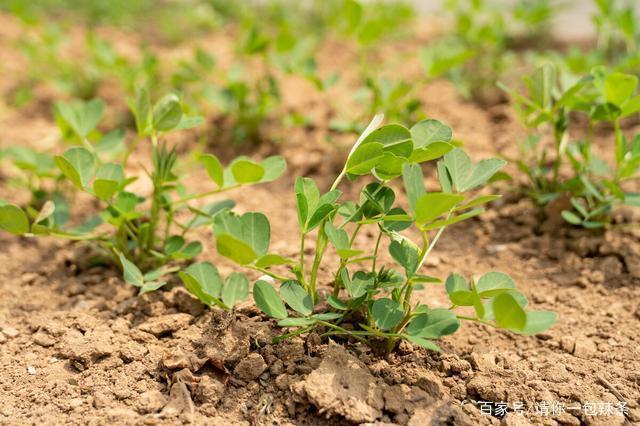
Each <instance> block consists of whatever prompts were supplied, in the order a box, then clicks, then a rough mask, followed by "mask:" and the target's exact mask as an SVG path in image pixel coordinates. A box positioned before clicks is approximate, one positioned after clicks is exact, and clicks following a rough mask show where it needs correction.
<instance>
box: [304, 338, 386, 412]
mask: <svg viewBox="0 0 640 426" xmlns="http://www.w3.org/2000/svg"><path fill="white" fill-rule="evenodd" d="M292 390H293V391H294V393H296V394H298V395H299V396H302V397H306V398H307V399H308V400H309V402H311V403H312V404H313V405H315V406H316V407H317V408H318V409H319V411H320V413H321V414H322V413H324V414H325V415H326V416H327V417H330V416H332V415H340V416H343V417H345V418H346V419H347V420H350V421H352V422H358V423H361V422H373V421H375V420H376V419H377V418H378V417H380V416H381V415H382V411H381V410H382V408H383V407H384V399H383V396H382V389H381V387H380V386H378V384H377V383H376V380H375V378H374V377H373V376H372V375H371V373H370V372H369V371H368V370H367V368H366V367H365V366H364V364H362V362H361V361H360V360H358V359H357V358H356V357H354V356H353V355H350V354H349V353H347V351H345V350H344V348H342V347H339V346H330V347H329V348H328V349H327V352H326V354H325V358H324V360H323V361H322V363H321V364H320V366H319V367H318V368H317V369H316V370H314V371H313V372H312V373H311V374H309V376H308V377H307V378H306V380H304V381H303V382H296V383H294V384H293V385H292Z"/></svg>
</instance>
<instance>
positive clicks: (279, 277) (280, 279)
mask: <svg viewBox="0 0 640 426" xmlns="http://www.w3.org/2000/svg"><path fill="white" fill-rule="evenodd" d="M247 268H249V269H253V270H254V271H258V272H262V273H263V274H265V275H268V276H270V277H271V278H273V279H276V280H278V281H283V282H284V281H289V280H291V279H292V278H289V277H285V276H284V275H280V274H276V273H275V272H271V271H269V270H268V269H264V268H260V267H259V266H255V265H247Z"/></svg>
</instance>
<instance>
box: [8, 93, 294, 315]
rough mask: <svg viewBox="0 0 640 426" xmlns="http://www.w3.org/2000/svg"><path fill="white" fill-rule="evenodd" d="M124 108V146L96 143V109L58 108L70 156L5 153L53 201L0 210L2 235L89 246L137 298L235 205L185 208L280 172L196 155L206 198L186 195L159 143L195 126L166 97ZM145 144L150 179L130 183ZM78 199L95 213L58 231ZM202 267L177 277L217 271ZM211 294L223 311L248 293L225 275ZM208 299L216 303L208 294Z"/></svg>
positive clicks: (172, 157)
mask: <svg viewBox="0 0 640 426" xmlns="http://www.w3.org/2000/svg"><path fill="white" fill-rule="evenodd" d="M130 108H131V111H132V113H133V115H134V117H135V123H136V128H137V135H136V136H135V138H134V140H133V142H131V143H130V144H128V145H126V144H125V138H124V132H117V133H116V135H115V136H110V135H112V134H113V132H110V133H107V134H106V135H102V133H100V132H99V131H98V130H97V126H98V124H99V123H100V121H101V118H102V112H103V105H102V103H101V102H100V101H90V102H77V103H72V104H58V107H57V109H56V111H57V118H58V124H59V126H60V129H61V131H62V133H63V135H65V139H66V140H68V142H69V143H71V144H74V146H73V147H71V148H69V149H67V150H66V151H65V152H64V153H63V154H62V155H55V156H52V157H51V156H49V155H47V154H40V153H34V152H31V151H24V152H23V151H22V150H13V151H11V152H10V153H9V156H10V157H11V158H13V159H14V161H15V164H16V166H17V167H19V168H21V169H23V170H26V171H27V172H29V173H33V174H34V175H36V176H38V177H40V176H45V177H51V179H53V181H54V182H56V183H57V184H58V185H57V186H56V188H55V190H54V191H53V192H51V194H52V195H53V196H52V197H51V199H48V200H47V201H46V202H44V203H43V204H42V206H41V207H40V209H39V210H37V209H36V208H34V203H32V204H31V205H30V206H27V207H26V208H24V209H23V208H22V207H20V206H18V205H15V204H11V203H8V202H5V201H1V202H0V229H3V230H5V231H8V232H11V233H14V234H19V235H26V236H47V235H48V236H53V237H59V238H63V239H69V240H77V241H87V242H89V243H93V244H94V245H95V246H97V247H98V248H99V249H100V251H101V252H102V253H103V254H106V255H107V256H109V257H110V258H111V259H112V262H113V263H115V264H116V265H119V266H120V267H121V268H122V270H123V272H124V277H125V280H126V281H127V282H129V283H131V284H133V285H135V286H137V287H140V289H141V293H144V292H147V291H151V290H155V289H157V288H159V287H160V286H162V285H164V284H165V283H166V281H165V280H162V278H163V277H164V276H166V275H167V274H170V273H173V272H176V271H177V270H179V269H180V268H179V266H178V265H179V264H180V263H184V262H185V261H189V260H191V259H193V258H194V257H195V256H197V255H198V254H199V253H200V252H201V250H202V243H201V242H200V241H197V240H189V234H190V231H192V230H193V229H195V228H197V227H201V226H207V225H212V224H213V223H214V218H215V217H216V216H217V215H218V214H219V213H220V212H222V211H225V210H228V209H230V208H232V207H233V205H234V203H233V202H232V201H231V200H223V201H217V202H214V203H212V204H207V205H205V206H204V207H196V206H194V205H192V204H193V201H195V200H199V199H202V198H206V197H209V196H211V195H214V194H220V193H223V192H227V191H230V190H232V189H236V188H240V187H243V186H246V185H252V184H257V183H264V182H270V181H273V180H275V179H277V178H278V177H279V176H280V175H282V173H283V172H284V170H285V167H286V165H285V162H284V159H283V158H282V157H279V156H273V157H269V158H266V159H264V160H263V161H262V162H256V161H253V160H251V159H250V158H247V157H238V158H236V159H235V160H233V161H232V162H231V163H230V164H229V165H228V166H227V167H223V165H222V164H221V162H220V160H218V158H216V157H215V156H214V155H212V154H201V155H200V156H199V158H198V162H199V163H200V164H201V165H202V166H203V167H204V169H205V170H206V173H207V174H208V176H209V177H210V178H211V183H212V189H210V190H206V191H204V192H195V193H194V192H190V191H189V190H188V188H187V187H185V185H184V184H183V183H182V182H181V181H182V178H183V177H184V174H183V173H180V171H179V169H178V166H177V165H178V161H179V158H178V154H177V152H176V150H175V147H173V148H169V147H168V146H167V143H166V142H165V141H164V137H165V135H166V134H167V133H169V132H172V131H176V130H179V129H186V128H191V127H194V126H196V125H198V124H199V123H201V121H202V119H200V118H199V117H191V116H187V115H186V114H184V111H183V107H182V104H181V102H180V100H179V99H178V97H177V96H176V95H173V94H170V95H167V96H165V97H163V98H162V99H160V100H159V101H158V102H156V103H155V104H153V105H152V104H151V102H150V100H149V95H148V94H147V92H146V91H145V90H140V91H139V92H138V95H137V97H136V98H135V99H132V100H131V102H130ZM148 142H150V145H151V146H150V147H149V146H147V149H150V150H151V152H152V165H151V169H150V170H147V169H146V167H145V166H144V165H141V166H142V169H143V170H144V173H141V174H140V175H139V176H137V175H133V176H132V175H130V174H129V169H128V167H127V164H128V162H130V160H131V155H132V154H133V152H134V151H135V150H136V149H137V148H138V147H139V145H140V143H148ZM145 177H146V178H148V179H149V180H150V182H151V188H152V189H151V193H150V194H142V193H136V192H132V190H130V189H129V186H130V185H131V184H132V183H133V182H135V181H136V180H138V179H141V178H145ZM45 186H46V185H45ZM42 192H43V193H44V194H48V192H46V191H44V190H42ZM81 193H82V194H84V195H88V196H89V197H90V198H92V199H93V200H95V203H96V204H97V205H99V206H100V208H101V211H100V212H99V214H97V215H95V216H91V217H89V218H88V219H87V220H86V221H85V223H84V224H83V225H81V226H78V227H69V226H65V225H66V221H67V219H68V214H66V215H64V216H63V217H61V215H60V213H65V212H66V210H67V209H69V206H70V205H72V204H74V203H71V202H69V201H68V199H69V198H70V197H73V198H76V197H78V195H79V194H81ZM56 195H57V196H58V197H59V198H60V199H61V200H62V201H58V199H56V197H55V196H56ZM63 219H64V220H63ZM206 265H207V264H204V266H203V264H195V265H191V266H189V267H188V268H187V269H186V270H185V271H184V272H183V273H182V274H185V276H199V275H200V272H202V271H203V270H204V271H205V272H207V270H215V267H213V265H210V264H209V266H206ZM209 275H211V274H209ZM207 279H209V280H211V279H213V278H212V277H211V276H209V277H208V278H207ZM212 285H213V286H215V285H216V284H215V283H214V284H212ZM218 287H220V288H221V291H222V296H221V297H222V299H221V300H222V301H221V303H220V305H221V306H224V307H231V306H233V303H235V301H237V300H240V299H242V298H243V297H246V293H247V292H246V291H243V290H242V289H243V288H248V282H247V281H246V278H244V276H242V277H240V276H239V275H238V274H232V275H231V276H229V277H228V278H227V280H226V281H225V284H224V285H220V286H218ZM214 294H215V295H218V293H216V292H215V291H214ZM243 295H244V296H243Z"/></svg>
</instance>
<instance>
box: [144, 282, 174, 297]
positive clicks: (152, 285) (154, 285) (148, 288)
mask: <svg viewBox="0 0 640 426" xmlns="http://www.w3.org/2000/svg"><path fill="white" fill-rule="evenodd" d="M165 285H167V282H166V281H148V282H145V283H144V284H143V285H142V287H140V291H139V292H138V296H142V295H143V294H146V293H150V292H152V291H156V290H157V289H159V288H161V287H163V286H165Z"/></svg>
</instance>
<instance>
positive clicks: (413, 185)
mask: <svg viewBox="0 0 640 426" xmlns="http://www.w3.org/2000/svg"><path fill="white" fill-rule="evenodd" d="M402 181H403V182H404V188H405V191H406V192H407V198H408V199H409V207H410V208H411V211H412V212H413V213H414V214H415V212H416V204H417V203H418V200H419V199H420V198H421V197H422V196H423V195H424V194H425V189H424V177H423V175H422V169H421V168H420V166H419V165H418V164H405V165H404V166H403V168H402Z"/></svg>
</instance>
